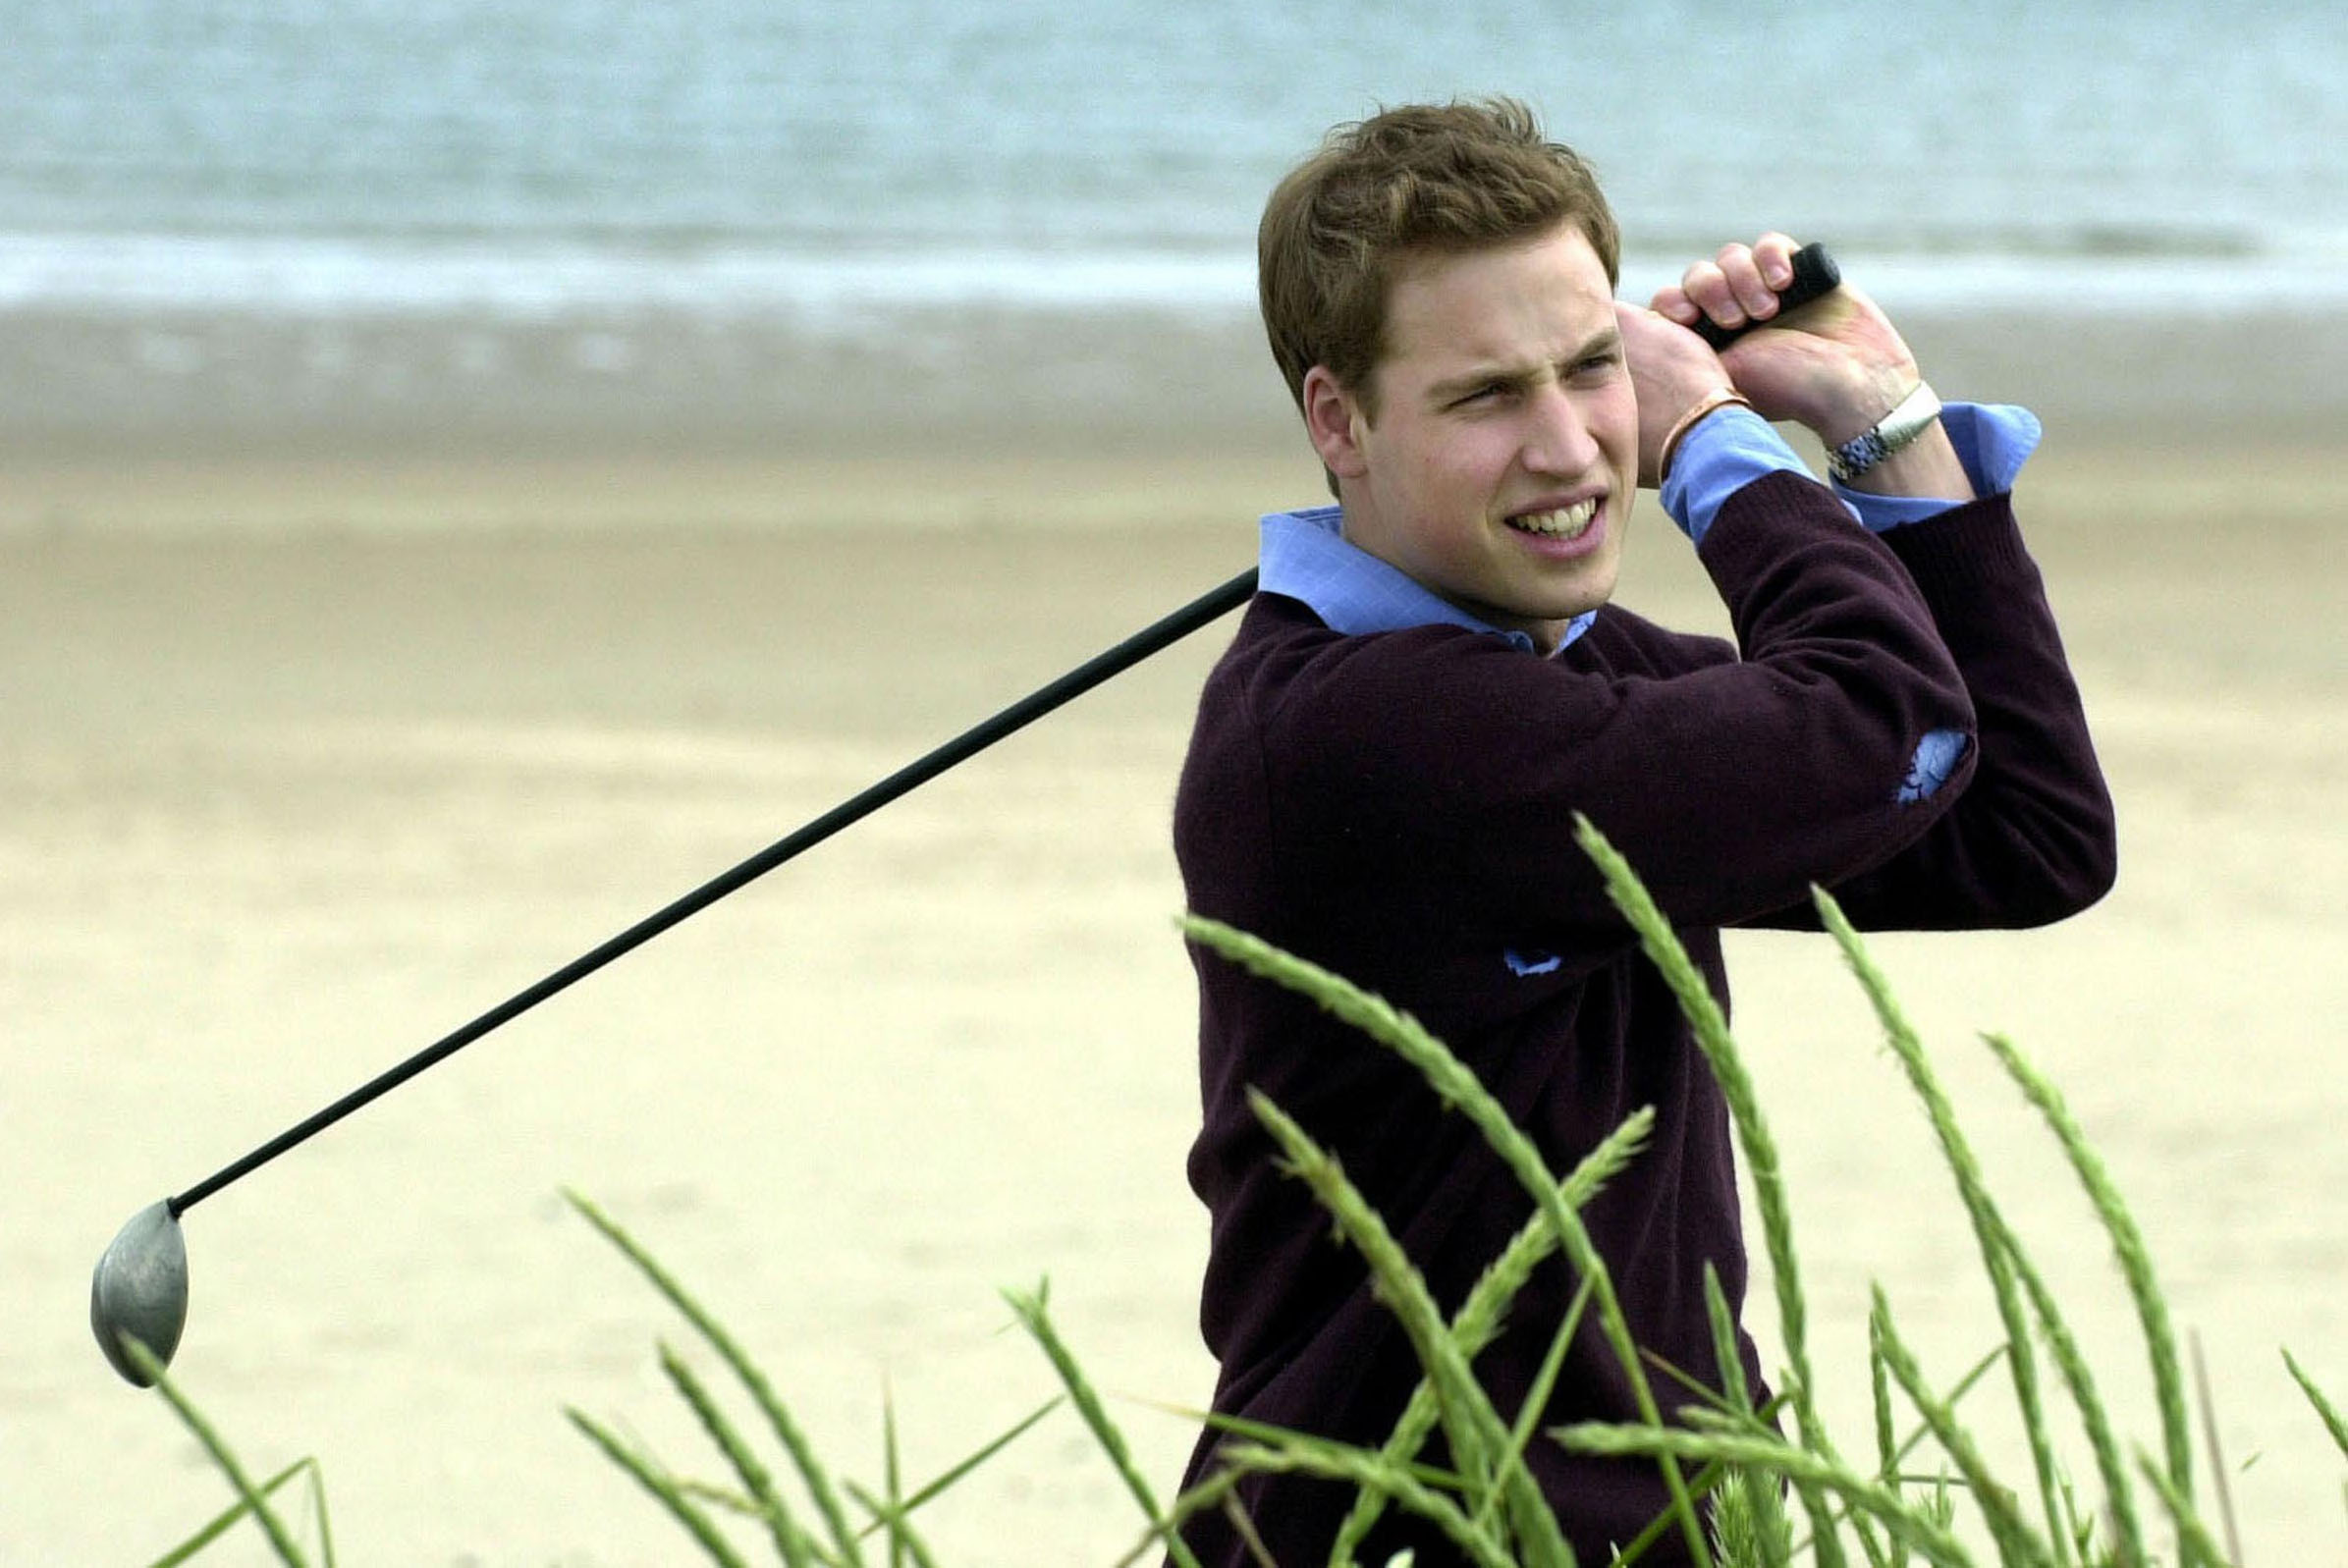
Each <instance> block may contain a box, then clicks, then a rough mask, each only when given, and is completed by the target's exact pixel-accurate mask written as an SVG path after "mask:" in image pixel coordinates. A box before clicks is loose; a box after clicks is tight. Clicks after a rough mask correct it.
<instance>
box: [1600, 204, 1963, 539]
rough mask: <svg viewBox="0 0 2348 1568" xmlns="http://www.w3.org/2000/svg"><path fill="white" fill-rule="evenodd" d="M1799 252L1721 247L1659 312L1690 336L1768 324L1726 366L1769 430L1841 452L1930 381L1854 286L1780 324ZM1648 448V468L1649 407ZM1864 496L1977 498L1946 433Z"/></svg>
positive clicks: (1734, 348) (1888, 468)
mask: <svg viewBox="0 0 2348 1568" xmlns="http://www.w3.org/2000/svg"><path fill="white" fill-rule="evenodd" d="M1797 248H1798V246H1797V245H1796V244H1795V243H1794V242H1793V241H1792V240H1791V239H1789V238H1788V237H1786V236H1785V235H1782V234H1775V233H1771V234H1765V235H1763V236H1762V237H1761V238H1760V239H1759V240H1757V241H1755V242H1754V243H1752V244H1750V245H1744V244H1729V245H1722V246H1721V247H1720V253H1719V254H1718V255H1717V256H1715V257H1714V258H1713V259H1712V260H1710V261H1699V262H1696V263H1695V264H1694V265H1692V266H1690V267H1689V268H1688V269H1687V271H1686V272H1684V273H1682V274H1681V275H1680V280H1679V282H1678V283H1677V284H1675V285H1671V286H1667V287H1665V288H1663V289H1659V290H1658V291H1656V295H1655V298H1654V300H1653V308H1654V310H1655V312H1656V313H1657V314H1658V315H1660V316H1662V317H1664V318H1665V319H1667V320H1669V321H1672V322H1675V323H1677V324H1679V325H1680V326H1682V327H1688V326H1693V325H1694V324H1695V323H1696V322H1697V321H1698V320H1700V319H1702V318H1703V317H1706V316H1709V317H1711V318H1712V319H1713V320H1714V321H1716V322H1718V323H1719V324H1720V325H1721V326H1723V327H1741V326H1744V325H1745V324H1747V323H1748V322H1762V323H1767V325H1766V326H1764V327H1762V328H1760V329H1759V330H1756V331H1753V332H1749V333H1747V334H1746V335H1745V336H1743V337H1742V338H1739V339H1738V340H1737V341H1736V342H1735V343H1733V344H1731V345H1729V347H1728V348H1727V349H1726V350H1725V351H1722V352H1721V353H1720V354H1719V355H1718V356H1717V357H1718V360H1719V362H1720V365H1721V366H1722V368H1723V369H1724V370H1725V371H1726V373H1727V375H1728V376H1729V378H1730V380H1731V381H1732V382H1733V383H1734V385H1735V387H1736V390H1737V391H1738V392H1741V393H1743V394H1744V395H1745V397H1747V398H1748V399H1750V400H1752V404H1753V407H1754V410H1755V411H1756V412H1758V413H1759V414H1761V416H1762V417H1763V418H1765V419H1773V420H1780V419H1781V420H1791V421H1793V422H1795V423H1797V424H1800V425H1803V426H1805V427H1807V428H1808V429H1809V430H1810V431H1811V432H1812V433H1813V434H1814V435H1816V436H1817V437H1818V438H1819V440H1821V441H1822V442H1824V443H1826V445H1828V446H1829V447H1838V446H1840V445H1842V443H1844V442H1846V441H1848V440H1850V439H1851V438H1852V437H1854V436H1857V435H1860V434H1862V433H1864V432H1865V431H1867V430H1868V429H1869V428H1871V427H1872V426H1873V425H1874V424H1875V423H1876V421H1877V420H1879V419H1881V418H1883V417H1884V414H1886V413H1889V412H1890V411H1891V409H1892V407H1893V406H1895V405H1897V404H1898V402H1899V401H1900V399H1902V398H1904V397H1906V396H1907V395H1908V393H1909V392H1910V391H1912V390H1913V389H1914V388H1915V386H1916V384H1917V383H1918V382H1919V381H1921V380H1923V379H1924V378H1923V375H1922V374H1921V372H1919V371H1918V370H1917V368H1916V356H1915V355H1914V354H1913V353H1911V352H1910V351H1909V350H1908V345H1907V343H1906V341H1905V340H1904V339H1902V338H1901V337H1900V335H1899V332H1898V329H1897V328H1895V327H1893V326H1892V325H1891V320H1890V318H1889V317H1888V316H1886V315H1884V312H1883V310H1882V309H1881V308H1880V307H1879V306H1878V305H1877V304H1876V302H1875V301H1874V300H1873V299H1870V298H1869V297H1867V296H1866V295H1865V294H1863V293H1862V292H1860V291H1859V290H1858V289H1855V288H1853V287H1852V286H1851V285H1850V283H1849V282H1848V281H1847V280H1846V281H1845V282H1844V283H1843V284H1842V286H1841V287H1840V288H1837V289H1835V290H1834V291H1832V292H1831V293H1829V294H1828V295H1827V296H1825V297H1823V298H1820V299H1817V300H1815V301H1813V302H1812V303H1810V304H1807V305H1803V306H1801V307H1800V308H1799V309H1796V310H1793V311H1791V312H1789V313H1787V314H1786V315H1785V317H1784V319H1783V320H1782V321H1780V320H1778V319H1777V316H1778V309H1779V302H1778V299H1777V295H1776V291H1777V290H1779V289H1782V288H1784V287H1785V286H1786V285H1787V284H1789V283H1791V282H1792V281H1793V262H1792V260H1791V257H1792V255H1793V252H1794V251H1795V250H1796V249H1797ZM1689 336H1690V337H1691V338H1692V337H1694V334H1693V333H1690V334H1689ZM1642 397H1644V391H1643V390H1642ZM1682 406H1683V407H1684V406H1686V405H1682ZM1666 428H1668V426H1667V425H1666ZM1640 439H1641V446H1642V453H1641V455H1642V459H1643V458H1644V456H1645V452H1644V444H1645V439H1646V418H1645V410H1644V407H1643V406H1642V409H1641V418H1640ZM1857 484H1858V488H1861V489H1866V490H1873V491H1878V492H1881V493H1884V494H1900V495H1920V496H1921V495H1929V496H1942V497H1946V498H1947V499H1950V500H1966V499H1969V498H1970V497H1971V496H1972V494H1973V487H1972V484H1971V482H1970V481H1969V480H1967V479H1966V477H1965V472H1964V468H1963V465H1962V464H1960V463H1959V462H1958V461H1957V457H1956V450H1955V449H1954V448H1953V447H1951V446H1950V445H1949V444H1948V436H1947V433H1946V432H1945V431H1943V430H1942V429H1940V428H1939V427H1938V425H1936V426H1934V427H1933V429H1931V430H1930V431H1928V432H1926V434H1925V435H1924V436H1922V437H1920V438H1918V440H1917V441H1916V443H1915V444H1914V445H1912V446H1910V447H1909V448H1907V449H1906V450H1905V451H1903V452H1901V453H1899V454H1897V455H1895V456H1894V457H1892V458H1890V459H1887V460H1884V462H1883V463H1882V464H1880V465H1879V466H1878V467H1876V468H1874V469H1871V470H1870V471H1869V472H1868V473H1866V474H1864V475H1862V476H1861V477H1860V479H1859V480H1858V481H1857Z"/></svg>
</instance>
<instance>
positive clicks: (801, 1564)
mask: <svg viewBox="0 0 2348 1568" xmlns="http://www.w3.org/2000/svg"><path fill="white" fill-rule="evenodd" d="M660 1364H661V1370H662V1371H663V1372H665V1373H667V1374H668V1377H669V1381H670V1382H671V1383H672V1384H673V1385H675V1387H676V1389H677V1392H678V1393H679V1394H680V1395H681V1396H682V1397H683V1400H684V1402H685V1404H686V1405H687V1406H689V1407H690V1408H691V1410H692V1412H693V1415H694V1416H695V1417H696V1418H697V1419H698V1420H699V1421H700V1423H701V1430H702V1431H703V1432H706V1433H709V1437H710V1440H711V1441H712V1442H714V1443H716V1444H717V1446H718V1451H719V1452H720V1453H722V1454H724V1455H725V1456H726V1462H727V1463H728V1464H730V1465H732V1466H733V1467H734V1473H735V1475H736V1476H737V1477H739V1478H740V1480H741V1484H742V1488H743V1490H744V1491H746V1492H747V1493H748V1494H749V1497H750V1501H751V1505H752V1508H753V1510H754V1511H755V1513H756V1515H757V1517H758V1518H760V1519H762V1520H764V1521H765V1523H766V1527H767V1533H768V1534H769V1535H770V1536H772V1537H773V1538H774V1542H775V1551H776V1553H777V1555H779V1556H780V1557H781V1558H782V1559H783V1561H784V1564H785V1568H813V1565H814V1557H813V1555H812V1554H811V1553H810V1552H809V1550H808V1548H807V1541H806V1537H805V1535H804V1533H803V1532H802V1531H801V1530H800V1529H799V1526H798V1522H797V1521H796V1520H795V1519H793V1518H792V1515H791V1509H790V1508H789V1507H788V1506H786V1505H785V1503H784V1501H783V1498H782V1496H781V1494H780V1493H778V1492H777V1491H776V1490H775V1481H774V1477H773V1476H772V1475H770V1474H768V1472H767V1468H766V1466H765V1465H764V1464H762V1463H761V1462H760V1461H759V1458H758V1456H757V1455H756V1454H755V1453H753V1452H751V1451H750V1445H749V1444H748V1443H747V1442H745V1441H743V1440H742V1436H741V1433H738V1432H737V1431H736V1430H735V1428H734V1424H733V1423H732V1422H731V1421H728V1420H727V1419H726V1414H725V1412H724V1411H722V1410H720V1409H719V1408H718V1405H717V1401H716V1400H715V1399H713V1398H711V1397H710V1393H709V1389H708V1388H707V1387H706V1386H704V1385H703V1383H702V1381H701V1379H699V1378H697V1377H695V1376H694V1374H693V1370H692V1369H691V1368H690V1367H688V1366H686V1365H685V1363H684V1359H683V1357H681V1356H680V1355H678V1354H677V1351H676V1349H675V1348H674V1347H673V1346H671V1345H669V1344H668V1343H667V1342H666V1341H663V1342H662V1344H661V1347H660Z"/></svg>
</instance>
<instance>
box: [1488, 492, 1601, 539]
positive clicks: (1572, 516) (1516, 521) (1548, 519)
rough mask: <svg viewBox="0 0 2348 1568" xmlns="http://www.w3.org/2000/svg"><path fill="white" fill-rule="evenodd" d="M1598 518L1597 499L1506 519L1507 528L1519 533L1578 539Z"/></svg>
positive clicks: (1524, 513) (1549, 537)
mask: <svg viewBox="0 0 2348 1568" xmlns="http://www.w3.org/2000/svg"><path fill="white" fill-rule="evenodd" d="M1597 516H1598V498H1597V497H1596V496H1592V497H1590V498H1589V499H1588V500H1586V501H1577V502H1575V503H1574V504H1573V505H1572V506H1570V507H1555V508H1552V509H1551V510H1549V511H1547V512H1522V513H1518V514H1516V515H1515V516H1513V517H1510V518H1508V519H1507V521H1508V526H1509V527H1511V528H1514V529H1515V530H1517V532H1519V533H1531V534H1539V535H1540V536H1541V537H1543V538H1545V539H1579V538H1580V537H1581V536H1582V535H1583V534H1585V533H1587V532H1589V531H1590V524H1591V523H1592V522H1593V521H1595V520H1596V519H1597Z"/></svg>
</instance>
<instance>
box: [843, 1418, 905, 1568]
mask: <svg viewBox="0 0 2348 1568" xmlns="http://www.w3.org/2000/svg"><path fill="white" fill-rule="evenodd" d="M881 1471H882V1476H883V1480H884V1483H885V1485H886V1486H887V1487H888V1488H889V1492H888V1495H889V1518H888V1524H889V1568H904V1558H905V1549H906V1542H905V1531H904V1526H903V1523H902V1504H903V1502H904V1476H903V1467H902V1465H901V1463H900V1462H899V1459H898V1453H897V1394H896V1392H895V1390H893V1389H892V1388H890V1386H889V1384H888V1383H887V1382H886V1381H883V1382H882V1384H881ZM849 1490H850V1494H851V1495H854V1494H855V1488H853V1487H850V1488H849ZM867 1506H869V1505H867Z"/></svg>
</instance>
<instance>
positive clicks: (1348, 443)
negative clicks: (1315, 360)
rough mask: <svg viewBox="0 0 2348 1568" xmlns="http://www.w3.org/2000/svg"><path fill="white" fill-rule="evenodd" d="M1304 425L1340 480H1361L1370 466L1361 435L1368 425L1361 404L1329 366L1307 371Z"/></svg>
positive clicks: (1326, 463) (1314, 446) (1318, 450)
mask: <svg viewBox="0 0 2348 1568" xmlns="http://www.w3.org/2000/svg"><path fill="white" fill-rule="evenodd" d="M1303 391H1304V428H1305V434H1306V435H1307V436H1308V437H1310V438H1311V440H1312V443H1313V450H1314V451H1315V452H1317V453H1319V454H1320V455H1321V466H1323V467H1324V468H1327V469H1328V470H1329V471H1330V472H1331V473H1332V474H1334V475H1336V476H1337V477H1338V478H1339V479H1358V478H1360V477H1361V475H1362V473H1363V471H1364V470H1365V469H1366V468H1367V467H1368V466H1369V464H1368V461H1367V460H1366V459H1365V458H1364V457H1363V454H1362V435H1363V432H1364V431H1366V430H1367V429H1368V428H1369V424H1370V422H1369V420H1368V419H1367V418H1366V417H1364V416H1363V414H1362V411H1361V404H1360V402H1359V401H1358V400H1357V399H1355V397H1354V396H1353V394H1351V393H1350V392H1347V391H1346V390H1345V389H1344V388H1343V387H1342V386H1340V385H1338V378H1337V377H1336V376H1334V375H1332V374H1330V372H1329V368H1328V367H1327V366H1326V365H1315V366H1313V367H1312V368H1311V369H1310V370H1307V371H1306V372H1305V373H1304V389H1303Z"/></svg>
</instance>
